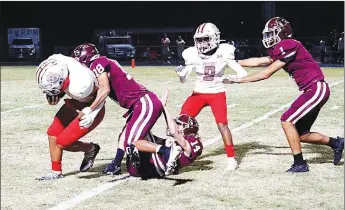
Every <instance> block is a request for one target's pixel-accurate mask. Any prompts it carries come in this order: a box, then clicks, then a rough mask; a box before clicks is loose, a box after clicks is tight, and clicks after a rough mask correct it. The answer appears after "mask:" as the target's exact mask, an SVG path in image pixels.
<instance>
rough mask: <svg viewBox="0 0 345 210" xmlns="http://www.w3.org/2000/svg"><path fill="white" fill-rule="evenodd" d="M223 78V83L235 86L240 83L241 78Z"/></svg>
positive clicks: (229, 76) (233, 76)
mask: <svg viewBox="0 0 345 210" xmlns="http://www.w3.org/2000/svg"><path fill="white" fill-rule="evenodd" d="M222 78H223V83H225V84H234V83H239V82H240V78H239V77H238V76H237V75H224V76H223V77H222Z"/></svg>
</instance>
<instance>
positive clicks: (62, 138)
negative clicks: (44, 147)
mask: <svg viewBox="0 0 345 210" xmlns="http://www.w3.org/2000/svg"><path fill="white" fill-rule="evenodd" d="M36 78H37V82H38V85H39V87H40V88H41V89H42V90H43V91H44V93H45V94H46V98H47V100H48V103H49V104H50V105H56V104H57V103H58V102H59V100H60V99H61V98H62V97H63V96H64V95H65V94H67V95H68V96H70V97H71V99H65V100H64V101H65V104H64V105H63V106H62V107H61V108H60V109H59V111H58V112H57V113H56V115H55V117H54V120H53V123H52V124H51V125H50V127H49V128H48V131H47V134H48V140H49V149H50V156H51V162H52V173H49V174H48V175H46V176H43V177H40V178H38V180H51V179H58V178H62V166H61V165H62V164H61V160H62V151H63V150H67V151H70V152H84V153H85V155H84V159H83V161H82V164H81V166H80V171H82V172H84V171H87V170H89V169H90V168H91V167H92V166H93V163H94V160H95V158H96V155H97V154H98V152H99V150H100V147H99V146H98V145H97V144H94V143H86V142H81V141H78V140H79V139H80V138H82V137H83V136H85V135H86V134H87V133H89V132H90V131H92V130H93V129H94V128H96V127H97V126H98V125H99V124H100V122H101V121H102V120H103V118H104V113H105V107H104V102H103V103H101V104H99V105H98V106H96V107H92V106H91V105H92V102H93V101H94V99H95V95H96V93H97V90H98V81H97V79H96V77H95V75H94V74H93V72H92V71H90V70H89V69H88V68H87V67H85V66H83V65H82V64H80V63H79V62H77V61H76V60H75V59H73V58H70V57H67V56H64V55H61V54H56V55H52V56H50V57H49V58H48V59H47V60H45V61H43V62H42V63H41V64H40V65H39V66H38V68H37V71H36Z"/></svg>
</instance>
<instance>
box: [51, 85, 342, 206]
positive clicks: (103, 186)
mask: <svg viewBox="0 0 345 210" xmlns="http://www.w3.org/2000/svg"><path fill="white" fill-rule="evenodd" d="M343 82H344V81H343V80H341V81H338V82H335V83H332V84H331V85H330V87H333V86H336V85H338V84H340V83H343ZM291 103H292V102H290V103H287V104H284V105H282V106H281V107H279V108H278V109H274V110H272V111H269V112H267V113H266V114H264V115H262V116H260V117H259V118H256V119H254V120H252V121H250V122H247V123H244V124H242V125H241V126H239V127H236V128H234V129H233V130H232V132H233V133H236V132H239V131H241V130H243V129H246V128H248V127H251V126H253V125H254V124H256V123H258V122H261V121H264V120H266V119H267V118H268V117H270V116H272V115H273V114H275V113H277V112H279V111H281V110H283V109H285V108H287V107H289V106H290V104H291ZM219 139H221V137H220V136H218V137H216V138H213V139H210V140H207V141H205V142H203V145H204V146H205V147H207V146H209V145H211V144H214V143H215V142H217V141H219ZM132 179H133V178H131V177H128V176H127V177H123V178H122V179H121V180H120V181H117V182H111V183H109V182H107V183H104V184H100V185H99V186H97V187H95V188H92V189H89V190H86V191H84V192H82V193H81V194H79V195H77V196H76V197H73V198H72V199H70V200H67V201H64V202H62V203H60V204H58V205H57V206H55V207H53V208H51V209H50V210H57V209H59V210H64V209H69V208H72V207H74V206H76V205H77V204H79V203H81V202H83V201H85V200H87V199H89V198H92V197H94V196H96V195H98V194H101V193H102V192H104V191H106V190H108V189H110V188H112V187H114V186H116V185H119V184H121V183H123V182H125V181H129V180H132Z"/></svg>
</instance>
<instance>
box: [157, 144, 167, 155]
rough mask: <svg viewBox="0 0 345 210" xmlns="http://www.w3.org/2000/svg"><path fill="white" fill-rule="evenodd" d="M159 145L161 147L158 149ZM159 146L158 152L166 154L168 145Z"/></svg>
mask: <svg viewBox="0 0 345 210" xmlns="http://www.w3.org/2000/svg"><path fill="white" fill-rule="evenodd" d="M158 147H159V149H158ZM158 147H157V149H158V152H157V153H158V154H161V155H164V153H165V152H166V150H167V149H168V147H166V146H163V145H160V146H158Z"/></svg>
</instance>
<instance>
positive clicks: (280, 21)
mask: <svg viewBox="0 0 345 210" xmlns="http://www.w3.org/2000/svg"><path fill="white" fill-rule="evenodd" d="M262 35H263V39H262V44H263V45H264V46H265V47H266V48H271V47H273V46H274V45H276V44H278V43H279V42H280V41H281V40H283V39H286V38H289V37H291V36H292V29H291V25H290V23H289V22H288V21H287V20H285V19H284V18H281V17H274V18H272V19H270V20H269V21H268V22H267V23H266V25H265V28H264V30H263V31H262Z"/></svg>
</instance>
